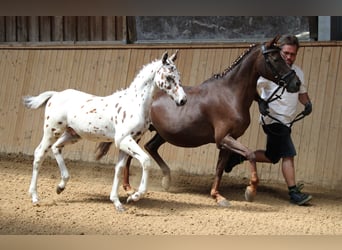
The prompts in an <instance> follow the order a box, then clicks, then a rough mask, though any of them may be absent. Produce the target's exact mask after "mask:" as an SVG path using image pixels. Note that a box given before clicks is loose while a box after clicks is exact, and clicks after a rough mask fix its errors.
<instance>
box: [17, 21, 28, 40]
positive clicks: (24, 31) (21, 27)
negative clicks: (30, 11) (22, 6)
mask: <svg viewBox="0 0 342 250" xmlns="http://www.w3.org/2000/svg"><path fill="white" fill-rule="evenodd" d="M17 41H18V42H27V41H28V18H27V17H26V16H18V17H17Z"/></svg>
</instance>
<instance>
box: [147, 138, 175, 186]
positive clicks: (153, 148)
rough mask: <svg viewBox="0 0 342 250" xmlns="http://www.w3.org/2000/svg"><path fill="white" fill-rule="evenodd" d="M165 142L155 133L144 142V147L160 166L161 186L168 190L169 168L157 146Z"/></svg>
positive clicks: (169, 180)
mask: <svg viewBox="0 0 342 250" xmlns="http://www.w3.org/2000/svg"><path fill="white" fill-rule="evenodd" d="M165 142H166V141H165V140H164V139H163V138H162V137H161V136H160V135H159V134H158V133H156V134H155V136H153V137H152V139H151V140H149V141H148V142H147V143H146V144H145V149H146V151H147V152H148V153H149V154H150V155H151V156H152V158H153V159H154V160H155V161H156V162H157V164H158V166H159V167H160V168H161V171H162V173H163V179H162V187H163V188H164V189H165V190H168V189H169V188H170V183H171V174H170V168H169V166H168V165H167V164H166V162H165V161H164V160H163V159H162V158H161V157H160V155H159V153H158V149H159V147H160V146H161V145H163V144H164V143H165Z"/></svg>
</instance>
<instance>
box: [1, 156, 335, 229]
mask: <svg viewBox="0 0 342 250" xmlns="http://www.w3.org/2000/svg"><path fill="white" fill-rule="evenodd" d="M0 157H1V158H0V178H1V188H0V204H1V206H0V215H1V216H0V220H1V221H0V234H2V235H12V234H19V235H27V234H30V235H31V234H39V235H40V234H47V235H60V234H64V235H65V234H67V235H68V234H73V235H80V234H85V235H89V234H92V235H93V234H96V235H342V195H341V194H340V193H334V192H332V191H329V190H323V189H317V188H315V187H311V186H306V187H305V191H306V192H309V193H310V194H312V195H313V197H314V198H313V200H312V201H311V203H310V205H307V206H296V205H292V204H290V203H289V201H288V196H287V190H286V187H285V185H284V184H282V183H280V184H268V183H265V182H263V181H262V182H261V183H260V186H259V189H258V194H257V197H256V200H255V201H254V202H252V203H250V202H246V201H245V200H244V190H245V186H246V184H247V183H248V180H242V179H240V180H238V179H232V178H231V177H229V176H228V175H227V174H225V175H224V178H223V183H222V187H221V190H222V194H223V195H224V196H225V197H227V198H228V199H229V200H230V203H231V206H230V207H227V208H222V207H218V206H217V205H216V204H215V202H214V200H213V199H212V198H211V197H210V196H209V191H210V187H211V183H212V180H213V176H195V175H189V174H185V173H177V172H172V181H173V182H172V185H171V188H170V190H169V191H168V192H166V191H164V190H163V189H162V187H161V184H160V182H161V172H160V171H151V178H150V183H149V192H148V194H147V195H146V196H145V197H144V198H143V199H142V200H140V201H138V202H136V203H129V204H125V207H126V211H125V212H124V213H118V212H116V210H115V209H114V206H113V205H112V203H111V202H110V200H109V193H110V190H111V186H112V181H113V174H114V170H113V167H112V166H109V165H103V164H98V163H94V164H92V163H82V162H71V161H67V166H68V168H69V171H70V174H71V179H70V181H69V183H68V186H67V187H66V189H65V191H64V192H63V193H62V194H60V195H57V194H56V192H55V188H56V185H57V184H58V182H59V176H60V175H59V170H58V167H57V165H56V163H55V162H54V161H52V160H49V159H47V160H46V161H45V162H44V165H43V167H42V169H41V171H40V176H39V177H40V178H39V181H38V191H39V194H40V200H41V203H40V205H39V206H33V205H32V204H31V199H30V197H29V195H28V187H29V183H30V179H31V171H32V167H31V164H32V158H30V157H24V156H13V155H1V156H0ZM131 174H132V176H131V182H132V184H133V185H134V187H137V186H138V183H139V181H140V176H141V170H140V168H139V167H134V168H132V171H131ZM120 196H121V197H122V202H125V200H126V195H125V193H124V192H123V190H121V191H120Z"/></svg>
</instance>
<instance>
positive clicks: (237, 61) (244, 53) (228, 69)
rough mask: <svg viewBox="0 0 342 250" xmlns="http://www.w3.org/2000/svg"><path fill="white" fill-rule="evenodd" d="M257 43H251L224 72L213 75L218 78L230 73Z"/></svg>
mask: <svg viewBox="0 0 342 250" xmlns="http://www.w3.org/2000/svg"><path fill="white" fill-rule="evenodd" d="M256 45H257V44H251V45H250V46H249V48H248V49H246V50H245V51H244V52H243V53H242V54H241V55H240V56H239V57H238V58H236V59H235V61H234V62H233V63H232V64H231V65H230V66H229V67H228V68H226V69H225V70H223V71H222V73H220V74H215V75H214V76H213V77H214V78H216V79H217V78H222V77H224V76H225V75H226V74H228V73H229V72H230V71H232V70H233V68H234V67H235V66H236V65H238V64H239V63H240V62H241V61H242V59H243V58H245V56H246V55H248V54H249V52H251V50H252V49H253V48H254V47H255V46H256Z"/></svg>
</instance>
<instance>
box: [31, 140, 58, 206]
mask: <svg viewBox="0 0 342 250" xmlns="http://www.w3.org/2000/svg"><path fill="white" fill-rule="evenodd" d="M54 141H55V139H54V138H53V137H51V136H50V135H48V134H46V133H44V136H43V138H42V140H41V142H40V144H39V145H38V147H37V148H36V149H35V151H34V160H33V169H32V178H31V184H30V188H29V193H30V195H31V198H32V203H33V204H38V202H39V198H38V191H37V182H38V173H39V169H40V166H41V165H42V163H43V161H44V158H45V155H46V153H47V151H48V149H49V148H51V145H52V144H53V143H54Z"/></svg>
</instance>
